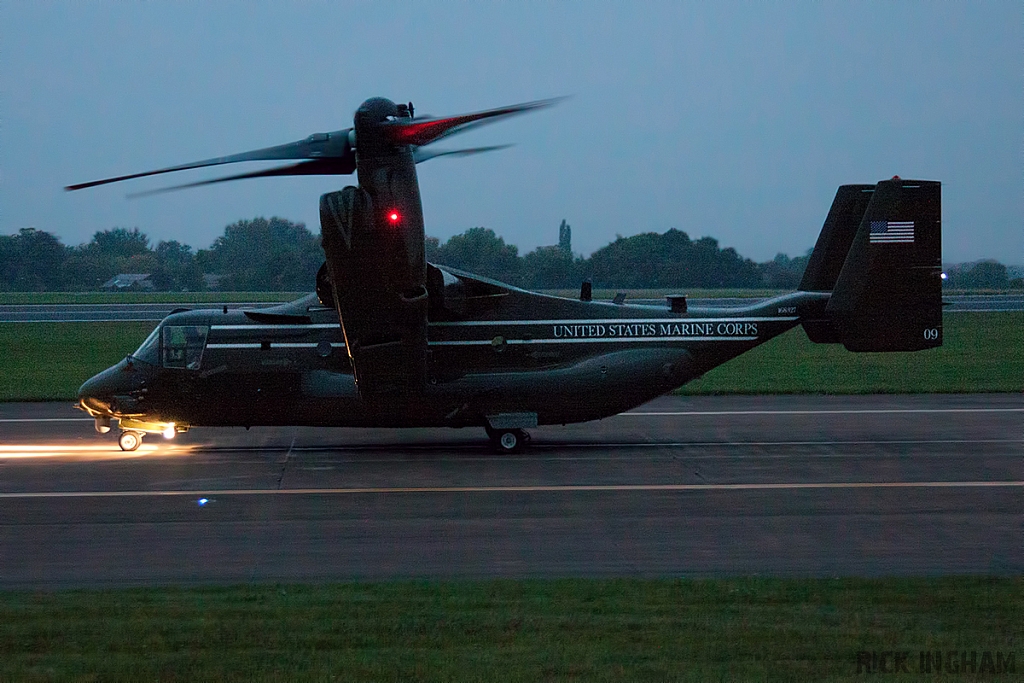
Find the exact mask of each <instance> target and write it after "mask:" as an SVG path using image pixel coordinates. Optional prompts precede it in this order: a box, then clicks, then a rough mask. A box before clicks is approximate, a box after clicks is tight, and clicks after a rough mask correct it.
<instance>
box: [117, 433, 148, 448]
mask: <svg viewBox="0 0 1024 683" xmlns="http://www.w3.org/2000/svg"><path fill="white" fill-rule="evenodd" d="M117 443H118V445H120V446H121V450H122V451H134V450H136V449H137V448H138V447H139V446H140V445H142V433H141V432H121V436H119V437H118V438H117Z"/></svg>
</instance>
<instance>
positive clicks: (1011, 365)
mask: <svg viewBox="0 0 1024 683" xmlns="http://www.w3.org/2000/svg"><path fill="white" fill-rule="evenodd" d="M154 326H155V323H148V322H141V323H131V322H124V323H116V322H113V323H0V349H3V350H4V353H3V354H2V355H0V401H70V400H73V399H74V397H75V395H76V393H77V391H78V387H79V386H80V385H81V384H82V382H84V381H85V380H86V379H88V378H89V377H91V376H92V375H94V374H96V373H97V372H99V371H100V370H102V369H104V368H106V367H109V366H111V365H113V364H114V363H116V362H117V361H118V360H120V359H121V358H124V356H125V354H127V353H129V352H130V351H133V350H135V349H136V348H137V347H138V345H139V344H141V343H142V340H143V339H145V338H146V335H148V334H149V332H150V330H152V329H153V327H154ZM943 335H944V343H943V346H942V347H941V348H938V349H932V350H929V351H921V352H917V353H850V352H848V351H846V350H845V349H844V348H842V346H839V345H835V344H812V343H811V342H810V341H808V339H807V336H806V335H805V334H804V333H803V331H801V330H799V329H797V330H792V331H790V332H787V333H786V334H784V335H782V336H780V337H777V338H775V339H773V340H772V341H770V342H768V343H767V344H764V345H762V346H760V347H758V348H756V349H754V350H753V351H750V352H749V353H746V354H744V355H742V356H740V357H739V358H737V359H735V360H733V361H730V362H729V363H726V364H725V365H723V366H720V367H718V368H715V369H714V370H712V371H711V372H709V373H707V374H706V375H705V376H704V377H703V378H702V379H699V380H696V381H694V382H691V383H690V384H687V385H686V386H684V387H683V388H682V389H679V390H678V391H679V393H683V394H736V393H739V394H775V393H825V394H863V393H931V392H985V391H1024V313H1019V312H1015V313H950V314H947V315H946V316H945V326H944V330H943Z"/></svg>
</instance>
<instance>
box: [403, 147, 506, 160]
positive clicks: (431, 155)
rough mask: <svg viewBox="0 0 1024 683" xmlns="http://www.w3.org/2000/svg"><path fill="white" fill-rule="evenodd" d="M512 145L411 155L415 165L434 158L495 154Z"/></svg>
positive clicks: (440, 150)
mask: <svg viewBox="0 0 1024 683" xmlns="http://www.w3.org/2000/svg"><path fill="white" fill-rule="evenodd" d="M511 146H512V145H491V146H489V147H470V148H468V149H437V150H433V149H422V148H420V149H417V150H416V151H415V152H413V153H412V158H413V159H415V160H416V163H417V164H418V163H420V162H423V161H427V160H428V159H434V158H436V157H449V156H450V157H468V156H470V155H471V154H482V153H484V152H495V151H497V150H499V149H508V148H509V147H511Z"/></svg>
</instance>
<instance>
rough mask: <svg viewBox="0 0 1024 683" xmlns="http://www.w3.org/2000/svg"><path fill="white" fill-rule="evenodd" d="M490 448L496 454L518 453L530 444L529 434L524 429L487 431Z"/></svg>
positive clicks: (490, 429) (489, 429)
mask: <svg viewBox="0 0 1024 683" xmlns="http://www.w3.org/2000/svg"><path fill="white" fill-rule="evenodd" d="M487 436H489V437H490V439H491V448H493V449H494V451H495V452H496V453H518V452H519V451H521V450H522V449H523V448H524V447H525V446H526V444H528V443H530V433H529V432H527V431H526V430H525V429H492V428H488V429H487Z"/></svg>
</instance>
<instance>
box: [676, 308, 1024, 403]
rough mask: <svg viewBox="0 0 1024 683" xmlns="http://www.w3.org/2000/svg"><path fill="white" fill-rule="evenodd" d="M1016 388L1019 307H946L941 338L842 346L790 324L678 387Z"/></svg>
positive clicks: (725, 390)
mask: <svg viewBox="0 0 1024 683" xmlns="http://www.w3.org/2000/svg"><path fill="white" fill-rule="evenodd" d="M984 391H1024V313H1021V312H1009V313H947V314H946V315H945V316H944V320H943V345H942V346H941V347H940V348H937V349H930V350H928V351H918V352H915V353H850V352H849V351H846V349H844V348H843V347H842V346H841V345H839V344H812V343H811V342H810V341H809V340H808V339H807V335H805V334H804V332H803V331H802V330H800V329H795V330H790V331H789V332H787V333H786V334H783V335H781V336H779V337H776V338H775V339H773V340H771V341H770V342H768V343H766V344H763V345H761V346H759V347H757V348H756V349H754V350H753V351H750V352H749V353H746V354H744V355H742V356H740V357H739V358H737V359H735V360H733V361H730V362H728V363H726V364H725V365H720V366H719V367H717V368H715V369H714V370H712V371H711V372H709V373H707V374H706V375H704V377H703V378H701V379H699V380H696V381H693V382H690V383H689V384H687V385H686V386H684V387H683V388H682V389H680V390H679V393H684V394H735V393H750V394H774V393H827V394H875V393H884V394H901V393H908V394H913V393H931V392H937V393H942V392H953V393H956V392H984Z"/></svg>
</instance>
